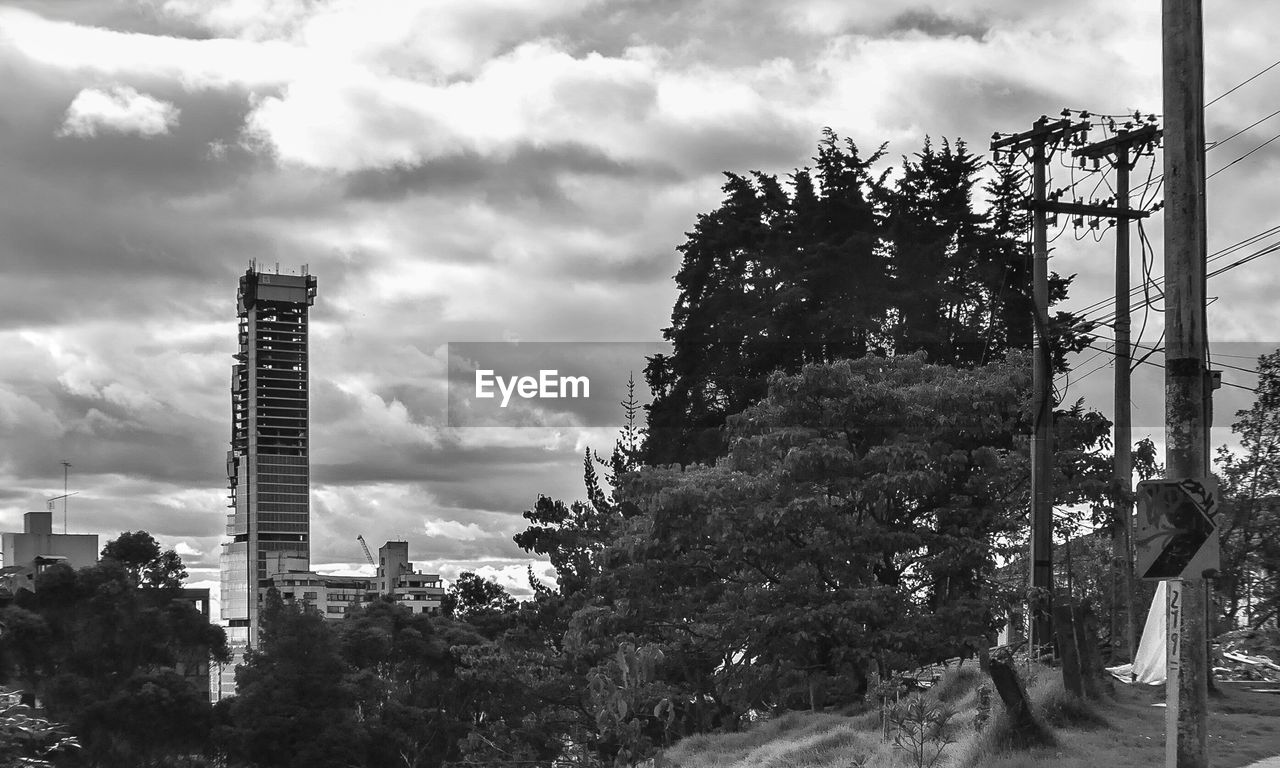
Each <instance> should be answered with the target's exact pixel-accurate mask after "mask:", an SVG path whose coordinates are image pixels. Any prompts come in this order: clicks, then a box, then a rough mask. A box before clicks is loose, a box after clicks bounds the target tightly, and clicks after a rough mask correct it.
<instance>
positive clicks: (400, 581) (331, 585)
mask: <svg viewBox="0 0 1280 768" xmlns="http://www.w3.org/2000/svg"><path fill="white" fill-rule="evenodd" d="M377 567H378V570H377V573H376V575H374V576H337V575H333V574H322V573H316V572H314V571H311V570H308V569H307V568H306V564H305V562H303V561H302V560H300V559H298V558H291V557H285V556H283V555H281V556H277V557H275V558H272V559H269V560H268V562H267V579H268V581H269V582H270V583H271V586H273V587H275V588H276V590H277V591H278V592H279V593H280V596H281V597H282V598H284V599H285V600H291V601H296V602H298V603H304V604H306V605H309V606H312V607H314V608H315V609H316V610H317V611H319V612H320V613H321V614H323V615H324V617H325V618H328V619H340V618H342V617H343V616H345V615H346V614H348V613H350V612H352V611H353V610H355V609H356V607H357V606H359V605H361V604H362V603H367V602H372V601H374V600H380V599H383V598H384V597H392V598H393V599H394V600H395V602H396V603H397V604H399V605H403V606H405V607H406V608H408V609H409V610H410V611H412V612H413V613H425V614H430V615H437V614H439V613H440V604H441V600H442V599H443V598H444V592H445V590H444V582H443V580H441V578H440V576H439V575H438V574H434V573H424V572H421V571H416V570H414V568H413V563H412V562H410V561H409V543H408V542H405V541H388V542H387V543H386V544H383V545H382V547H380V548H379V549H378V566H377Z"/></svg>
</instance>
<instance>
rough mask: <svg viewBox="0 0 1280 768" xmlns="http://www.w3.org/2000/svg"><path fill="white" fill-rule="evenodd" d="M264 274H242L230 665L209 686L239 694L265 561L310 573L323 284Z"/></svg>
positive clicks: (232, 474) (225, 562) (227, 575)
mask: <svg viewBox="0 0 1280 768" xmlns="http://www.w3.org/2000/svg"><path fill="white" fill-rule="evenodd" d="M302 272H303V274H301V275H281V274H279V273H278V271H277V273H275V274H272V273H266V272H259V271H257V269H256V268H255V267H254V266H252V265H251V266H250V267H249V269H248V270H247V271H246V272H245V273H244V274H243V275H241V276H240V290H239V294H238V300H237V308H238V313H239V329H238V330H239V342H240V351H239V352H238V353H237V354H236V355H235V360H236V362H235V365H233V366H232V369H231V450H230V451H227V481H228V483H229V487H230V491H231V493H230V496H229V498H230V500H231V503H230V504H229V505H228V506H229V507H230V508H231V509H232V512H231V513H230V514H228V515H227V537H228V540H227V541H226V542H224V543H223V545H222V559H221V577H222V578H221V583H222V618H223V620H224V622H225V623H226V625H227V626H226V629H227V641H228V644H229V645H230V646H231V650H232V653H233V659H232V662H231V664H228V665H226V666H225V667H224V668H223V670H222V673H221V675H220V676H219V679H218V680H217V681H215V682H213V683H212V684H211V687H212V688H214V690H213V691H212V694H213V697H214V698H215V699H218V698H221V697H222V696H225V695H229V694H230V693H233V692H234V690H235V676H234V675H235V666H236V664H238V663H240V661H241V659H242V658H243V656H244V651H245V650H246V649H247V648H252V647H254V646H256V645H257V641H258V614H259V609H260V608H261V605H262V597H263V594H264V592H265V588H266V586H267V583H268V577H267V560H268V558H271V559H272V560H275V561H277V562H278V561H279V560H281V559H286V560H288V561H290V565H291V566H292V567H296V568H300V569H302V570H306V569H308V568H309V567H310V560H311V542H310V527H311V523H310V467H309V451H308V447H309V446H308V443H309V440H308V426H307V419H308V404H309V399H308V394H307V390H308V382H307V313H308V308H309V307H310V306H311V305H312V303H313V302H314V301H315V296H316V279H315V277H314V276H312V275H310V274H307V270H306V268H305V267H304V268H303V270H302Z"/></svg>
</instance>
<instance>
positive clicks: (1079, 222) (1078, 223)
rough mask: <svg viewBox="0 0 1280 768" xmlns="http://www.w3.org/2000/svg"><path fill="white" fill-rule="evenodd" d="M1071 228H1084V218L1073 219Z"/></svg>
mask: <svg viewBox="0 0 1280 768" xmlns="http://www.w3.org/2000/svg"><path fill="white" fill-rule="evenodd" d="M1071 226H1073V227H1075V228H1076V229H1079V228H1080V227H1083V226H1084V217H1082V216H1077V217H1076V218H1074V219H1072V221H1071Z"/></svg>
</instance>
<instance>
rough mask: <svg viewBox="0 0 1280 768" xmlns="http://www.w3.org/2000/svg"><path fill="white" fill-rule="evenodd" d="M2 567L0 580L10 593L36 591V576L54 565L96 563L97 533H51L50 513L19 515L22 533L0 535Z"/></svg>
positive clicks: (79, 565)
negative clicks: (22, 590) (2, 555)
mask: <svg viewBox="0 0 1280 768" xmlns="http://www.w3.org/2000/svg"><path fill="white" fill-rule="evenodd" d="M0 551H3V552H4V568H3V573H2V574H0V577H2V578H3V585H2V586H3V588H5V589H7V590H8V591H9V592H10V594H12V593H16V592H17V591H18V590H21V589H30V590H35V584H36V576H38V575H39V574H40V572H41V571H43V570H44V569H45V568H48V567H49V566H51V565H54V564H55V563H66V564H67V565H69V566H71V567H72V568H86V567H88V566H90V565H93V564H95V563H97V562H98V534H96V533H54V532H53V513H52V512H28V513H26V514H25V515H23V516H22V532H21V533H18V532H14V531H5V532H4V533H0Z"/></svg>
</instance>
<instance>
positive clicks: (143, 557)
mask: <svg viewBox="0 0 1280 768" xmlns="http://www.w3.org/2000/svg"><path fill="white" fill-rule="evenodd" d="M102 559H103V560H110V561H113V562H116V563H119V564H120V565H121V566H123V567H124V569H125V570H126V571H127V572H128V573H129V575H130V576H131V577H132V578H133V580H134V582H135V583H137V584H140V585H141V586H144V587H181V586H182V582H183V581H185V580H186V578H187V569H186V566H184V565H183V564H182V558H180V557H179V556H178V553H177V552H175V551H174V550H172V549H168V550H165V551H163V552H161V551H160V544H159V542H157V541H156V540H155V538H153V537H152V536H151V534H149V533H147V532H146V531H125V532H124V533H122V534H120V535H119V536H118V537H116V538H115V539H112V540H111V541H109V542H107V545H106V546H104V547H103V548H102Z"/></svg>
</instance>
